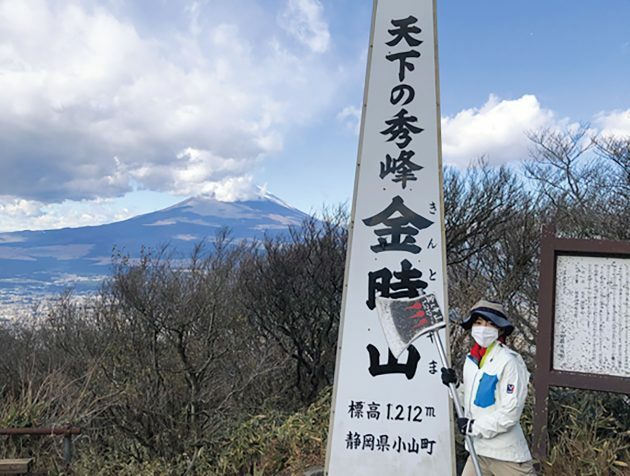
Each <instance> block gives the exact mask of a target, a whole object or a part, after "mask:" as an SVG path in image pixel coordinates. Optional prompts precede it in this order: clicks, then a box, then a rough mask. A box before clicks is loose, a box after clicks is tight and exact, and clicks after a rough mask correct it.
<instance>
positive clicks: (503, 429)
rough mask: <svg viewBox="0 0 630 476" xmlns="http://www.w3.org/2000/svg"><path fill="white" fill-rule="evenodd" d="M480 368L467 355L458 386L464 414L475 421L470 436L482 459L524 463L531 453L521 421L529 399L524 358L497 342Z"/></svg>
mask: <svg viewBox="0 0 630 476" xmlns="http://www.w3.org/2000/svg"><path fill="white" fill-rule="evenodd" d="M482 362H483V365H482V367H481V368H479V367H478V366H477V364H476V363H475V361H474V360H473V358H472V357H471V356H470V355H468V356H467V357H466V363H465V364H464V379H463V385H461V386H460V387H459V389H458V390H460V396H461V398H462V404H463V405H464V413H465V416H466V417H467V418H470V419H473V420H475V421H474V423H473V425H472V429H471V431H470V435H471V436H472V437H473V443H474V445H475V450H476V452H477V454H478V455H480V456H487V457H490V458H495V459H499V460H503V461H513V462H516V463H521V462H524V461H529V460H530V459H531V454H530V452H529V448H528V446H527V441H526V440H525V436H524V435H523V430H522V429H521V425H520V423H519V420H520V418H521V413H522V412H523V406H524V405H525V398H526V396H527V383H528V381H529V372H528V371H527V367H526V366H525V362H523V359H522V357H521V356H520V355H519V354H518V353H516V352H514V351H513V350H511V349H509V348H508V347H506V346H505V345H503V344H501V343H499V342H496V343H495V344H494V345H492V346H490V347H489V348H488V350H487V353H486V356H485V359H483V361H482Z"/></svg>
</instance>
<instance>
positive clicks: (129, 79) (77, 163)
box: [0, 0, 630, 231]
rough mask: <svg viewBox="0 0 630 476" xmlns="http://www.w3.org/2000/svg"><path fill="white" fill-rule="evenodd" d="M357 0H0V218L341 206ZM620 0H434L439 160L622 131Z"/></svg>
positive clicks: (79, 220) (27, 224)
mask: <svg viewBox="0 0 630 476" xmlns="http://www.w3.org/2000/svg"><path fill="white" fill-rule="evenodd" d="M371 8H372V7H371V2H370V1H369V0H196V1H192V0H190V1H187V0H0V231H10V230H20V229H45V228H56V227H62V226H79V225H87V224H97V223H104V222H109V221H114V220H118V219H122V218H126V217H129V216H132V215H135V214H138V213H143V212H147V211H152V210H155V209H158V208H162V207H165V206H168V205H171V204H173V203H175V202H177V201H179V200H182V199H183V198H186V197H189V196H193V195H198V194H214V195H215V196H216V197H217V198H219V199H223V200H234V199H242V198H248V197H251V196H252V194H255V193H257V190H258V187H259V186H262V187H263V188H264V189H266V190H268V191H269V192H271V193H273V194H275V195H278V196H279V197H281V198H282V199H284V200H285V201H287V202H288V203H290V204H292V205H294V206H296V207H298V208H301V209H303V210H305V211H311V210H316V209H319V208H320V207H321V205H322V204H323V203H328V204H334V203H338V202H342V201H345V200H349V199H350V198H351V195H352V187H353V184H354V177H353V174H354V167H355V160H356V150H357V142H358V135H357V131H358V120H359V115H358V111H359V109H360V102H361V99H362V95H363V81H364V74H365V64H366V51H367V45H368V39H369V27H370V15H371ZM629 21H630V2H628V1H627V0H607V1H606V2H605V8H602V5H599V4H597V3H596V2H592V1H590V0H557V1H554V2H549V1H542V0H530V1H528V2H524V1H509V2H506V1H505V0H484V1H481V2H470V1H464V0H448V1H438V32H439V52H440V79H441V103H442V136H443V152H444V161H445V162H446V163H448V164H451V165H455V166H465V165H466V164H467V163H468V162H469V161H470V160H472V159H474V158H476V157H479V156H482V155H485V156H486V157H487V159H488V160H489V161H490V163H492V164H500V163H507V162H514V161H518V160H521V159H523V158H526V157H527V147H528V144H527V139H526V137H525V132H526V131H528V130H535V129H538V128H541V127H566V126H567V125H569V124H573V123H577V122H582V123H588V124H590V125H591V126H592V127H593V128H594V129H596V130H598V131H608V132H612V133H615V134H618V135H627V134H630V87H628V78H629V77H630V29H628V27H627V25H628V22H629Z"/></svg>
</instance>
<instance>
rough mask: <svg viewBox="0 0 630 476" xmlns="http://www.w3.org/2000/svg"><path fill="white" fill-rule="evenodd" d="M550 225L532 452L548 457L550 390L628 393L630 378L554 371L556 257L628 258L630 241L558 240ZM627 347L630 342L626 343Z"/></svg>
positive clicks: (544, 243) (543, 264)
mask: <svg viewBox="0 0 630 476" xmlns="http://www.w3.org/2000/svg"><path fill="white" fill-rule="evenodd" d="M555 235H556V230H555V227H553V226H547V227H545V228H544V229H543V234H542V240H541V258H540V281H539V291H538V336H537V338H536V364H537V365H536V376H535V381H534V387H535V393H536V403H535V406H534V422H533V423H534V428H533V430H534V453H535V454H536V456H538V457H539V458H544V457H546V455H547V445H548V433H547V417H548V397H549V389H550V387H552V386H554V387H570V388H577V389H583V390H598V391H604V392H616V393H625V394H630V378H628V377H620V376H613V375H604V374H594V373H583V372H573V371H566V370H557V369H555V368H554V362H553V355H554V328H555V303H556V272H557V259H558V257H559V256H577V257H598V258H623V259H629V258H630V242H627V241H607V240H576V239H566V238H557V237H556V236H555ZM628 345H630V342H628Z"/></svg>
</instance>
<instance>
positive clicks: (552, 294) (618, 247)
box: [534, 227, 630, 457]
mask: <svg viewBox="0 0 630 476" xmlns="http://www.w3.org/2000/svg"><path fill="white" fill-rule="evenodd" d="M536 362H537V369H536V378H535V385H534V386H535V389H536V405H535V408H534V447H535V448H534V450H535V453H536V454H537V455H538V456H539V457H544V456H545V455H546V454H547V438H548V437H547V430H546V427H547V400H548V395H549V388H550V387H551V386H557V387H571V388H579V389H586V390H599V391H608V392H619V393H628V394H630V242H618V241H604V240H573V239H563V238H556V236H555V230H554V229H553V228H552V227H547V228H545V229H544V231H543V237H542V249H541V263H540V289H539V311H538V337H537V340H536Z"/></svg>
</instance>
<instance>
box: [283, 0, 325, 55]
mask: <svg viewBox="0 0 630 476" xmlns="http://www.w3.org/2000/svg"><path fill="white" fill-rule="evenodd" d="M279 22H280V26H282V28H284V29H285V30H286V31H287V32H288V33H289V34H290V35H291V36H293V37H294V38H295V39H297V40H298V41H299V42H300V43H302V44H304V45H305V46H307V47H308V48H310V49H311V51H313V52H315V53H324V52H325V51H326V50H327V49H328V46H329V44H330V32H329V31H328V24H327V23H326V20H325V19H324V7H323V5H322V4H321V2H320V1H319V0H288V1H287V5H286V8H285V10H284V12H283V13H282V15H281V16H280V18H279Z"/></svg>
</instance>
